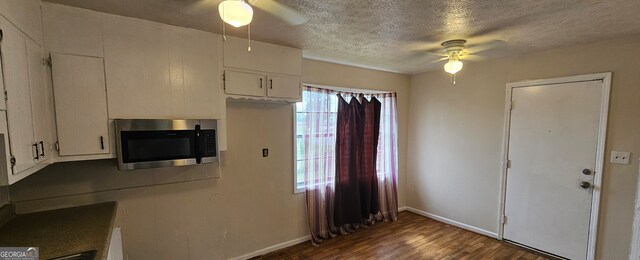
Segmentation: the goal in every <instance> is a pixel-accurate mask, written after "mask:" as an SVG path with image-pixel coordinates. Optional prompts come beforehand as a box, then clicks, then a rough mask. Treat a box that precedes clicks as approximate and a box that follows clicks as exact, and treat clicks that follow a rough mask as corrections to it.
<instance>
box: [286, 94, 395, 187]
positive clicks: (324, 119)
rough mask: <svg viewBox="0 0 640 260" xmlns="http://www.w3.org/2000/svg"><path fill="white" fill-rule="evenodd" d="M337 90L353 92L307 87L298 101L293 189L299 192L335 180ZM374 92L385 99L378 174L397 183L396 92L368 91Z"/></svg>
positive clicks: (295, 115) (383, 178) (390, 183)
mask: <svg viewBox="0 0 640 260" xmlns="http://www.w3.org/2000/svg"><path fill="white" fill-rule="evenodd" d="M337 94H341V95H343V97H344V96H351V95H352V94H353V93H344V92H338V91H334V90H328V89H320V88H313V87H304V89H303V91H302V100H303V102H300V103H297V104H296V105H295V108H294V124H295V166H294V167H295V171H294V172H295V174H294V189H295V191H296V192H303V191H304V190H305V189H306V188H310V187H314V188H318V187H319V186H320V185H330V184H332V183H333V178H334V176H335V170H336V169H335V158H334V157H335V144H336V139H335V138H336V126H337V115H338V96H337ZM374 96H375V97H376V98H377V99H378V100H379V101H380V102H381V103H382V107H381V113H380V139H379V141H378V159H377V166H376V169H377V176H378V179H379V181H383V182H385V183H389V184H388V185H390V186H395V185H396V184H395V182H396V179H397V169H398V168H397V167H398V155H397V150H398V149H397V140H398V136H397V111H396V94H395V93H375V94H365V97H366V98H367V99H370V98H371V97H374ZM307 178H308V179H307ZM385 185H387V184H385Z"/></svg>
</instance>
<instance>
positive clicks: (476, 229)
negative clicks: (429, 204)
mask: <svg viewBox="0 0 640 260" xmlns="http://www.w3.org/2000/svg"><path fill="white" fill-rule="evenodd" d="M406 208H407V209H406V210H407V211H410V212H413V213H416V214H418V215H421V216H425V217H427V218H430V219H433V220H437V221H440V222H442V223H446V224H449V225H452V226H456V227H459V228H462V229H466V230H469V231H471V232H475V233H478V234H480V235H485V236H488V237H491V238H496V239H497V238H498V233H496V232H491V231H488V230H484V229H482V228H479V227H474V226H471V225H468V224H465V223H462V222H458V221H455V220H452V219H448V218H445V217H441V216H438V215H436V214H433V213H429V212H426V211H422V210H419V209H415V208H412V207H406Z"/></svg>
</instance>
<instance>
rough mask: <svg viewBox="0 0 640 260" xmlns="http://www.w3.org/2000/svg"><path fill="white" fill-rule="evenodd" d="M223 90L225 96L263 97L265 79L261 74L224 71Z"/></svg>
mask: <svg viewBox="0 0 640 260" xmlns="http://www.w3.org/2000/svg"><path fill="white" fill-rule="evenodd" d="M224 77H225V78H224V82H225V85H224V89H225V92H226V93H227V94H231V95H243V96H254V97H263V96H264V95H265V86H266V77H265V76H264V75H262V74H254V73H248V72H238V71H225V75H224Z"/></svg>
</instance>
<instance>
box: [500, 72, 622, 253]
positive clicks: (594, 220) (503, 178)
mask: <svg viewBox="0 0 640 260" xmlns="http://www.w3.org/2000/svg"><path fill="white" fill-rule="evenodd" d="M611 76H612V73H611V72H604V73H596V74H587V75H579V76H569V77H559V78H548V79H539V80H525V81H519V82H511V83H507V94H506V97H505V108H504V111H505V112H504V113H505V119H504V128H503V137H502V161H501V165H500V169H501V174H500V201H499V210H500V212H499V214H498V239H499V240H503V239H504V237H503V236H504V214H505V204H506V191H507V166H508V165H507V162H508V161H507V157H508V155H509V135H510V131H511V99H512V92H513V89H514V88H522V87H531V86H538V85H555V84H558V85H559V84H564V83H572V82H583V81H597V80H601V81H602V100H601V101H600V124H599V126H598V145H597V148H596V167H595V170H594V179H593V197H592V198H591V216H590V220H589V240H588V242H587V259H588V260H592V259H595V250H596V239H597V229H598V216H599V210H600V193H601V187H602V186H601V184H602V172H603V168H604V152H605V141H606V136H607V119H608V115H609V96H610V92H611Z"/></svg>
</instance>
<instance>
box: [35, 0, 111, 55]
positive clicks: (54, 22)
mask: <svg viewBox="0 0 640 260" xmlns="http://www.w3.org/2000/svg"><path fill="white" fill-rule="evenodd" d="M42 20H43V26H44V41H45V45H46V47H47V50H49V51H51V52H57V53H67V54H76V55H84V56H91V57H103V51H102V16H101V15H100V14H99V13H97V12H92V11H88V10H86V9H80V8H75V7H70V6H64V5H58V4H51V3H43V5H42Z"/></svg>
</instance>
